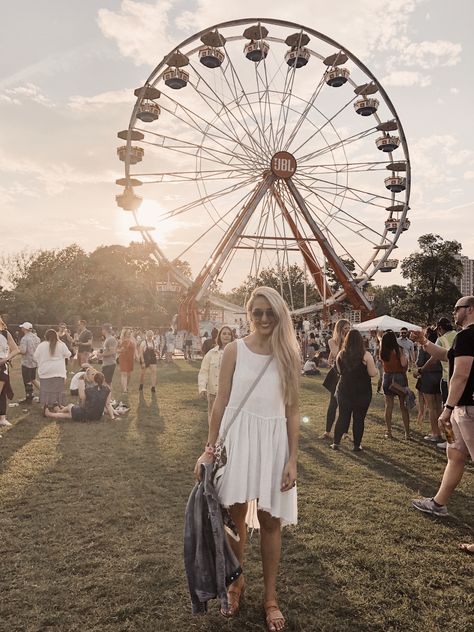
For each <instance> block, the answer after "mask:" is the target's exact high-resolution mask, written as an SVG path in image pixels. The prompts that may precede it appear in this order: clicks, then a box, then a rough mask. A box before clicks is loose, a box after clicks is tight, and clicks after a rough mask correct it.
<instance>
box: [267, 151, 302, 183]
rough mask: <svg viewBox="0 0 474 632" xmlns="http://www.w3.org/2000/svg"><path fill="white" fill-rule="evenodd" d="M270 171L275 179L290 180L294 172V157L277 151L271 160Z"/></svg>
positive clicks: (285, 152)
mask: <svg viewBox="0 0 474 632" xmlns="http://www.w3.org/2000/svg"><path fill="white" fill-rule="evenodd" d="M271 170H272V173H273V174H274V175H275V176H276V177H277V178H284V179H287V178H291V176H293V175H294V174H295V172H296V160H295V157H294V156H293V155H292V154H290V153H288V152H287V151H278V152H277V153H276V154H275V155H274V156H273V158H272V162H271Z"/></svg>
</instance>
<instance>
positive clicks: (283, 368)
mask: <svg viewBox="0 0 474 632" xmlns="http://www.w3.org/2000/svg"><path fill="white" fill-rule="evenodd" d="M247 313H248V320H249V322H250V323H251V333H250V335H248V336H246V337H245V338H240V339H238V340H235V341H233V342H231V343H230V344H228V345H227V346H226V348H225V350H224V354H223V357H222V364H221V370H220V374H219V389H218V391H217V396H216V400H215V402H214V407H213V409H212V415H211V423H210V426H209V433H208V439H207V445H206V447H205V451H204V453H203V454H202V455H201V456H200V457H199V459H198V461H197V463H196V467H195V475H196V476H197V477H198V478H199V476H200V464H201V463H211V462H212V461H213V459H214V453H213V452H214V445H215V443H216V441H217V438H218V436H219V435H221V436H222V435H225V443H224V445H225V449H226V454H227V465H226V468H225V471H224V474H223V476H222V477H221V478H219V479H218V481H217V483H216V489H217V493H218V495H219V498H220V501H221V503H222V504H223V505H224V506H226V507H229V511H230V513H231V515H232V518H233V520H234V522H235V524H236V527H237V529H238V532H239V536H240V541H239V542H235V541H234V540H230V544H231V546H232V548H233V550H234V553H235V554H236V556H237V558H238V560H239V562H240V564H241V565H242V563H243V558H244V546H245V540H246V525H245V517H246V514H247V508H248V507H247V504H248V502H249V501H258V505H257V514H258V520H259V523H260V529H261V537H260V542H261V546H260V548H261V556H262V567H263V582H264V599H263V607H264V610H265V618H266V625H267V629H268V630H269V631H270V632H274V631H276V630H283V628H284V626H285V619H284V617H283V615H282V613H281V611H280V609H279V607H278V604H277V595H276V579H277V571H278V564H279V561H280V553H281V528H282V526H284V525H287V524H296V522H297V502H296V470H297V449H298V434H299V409H298V391H299V375H300V367H301V358H300V352H299V349H298V345H297V343H296V338H295V333H294V330H293V327H292V323H291V317H290V313H289V310H288V307H287V306H286V304H285V302H284V301H283V299H282V298H281V296H280V295H279V294H278V292H276V290H274V289H272V288H269V287H258V288H256V289H255V290H254V291H253V292H252V295H251V297H250V300H249V302H248V304H247ZM265 367H266V368H265ZM262 370H264V373H262ZM259 375H261V377H260V379H259V381H258V382H257V381H256V380H257V378H258V376H259ZM253 385H254V390H253V391H251V392H250V389H251V388H252V386H253ZM249 392H250V395H249ZM246 396H248V399H246V401H245V403H244V405H243V406H242V407H241V405H242V402H243V401H244V399H245V398H246ZM240 407H241V408H240ZM239 408H240V410H239ZM236 411H238V414H237V416H236V417H235V412H236ZM234 417H235V419H234V421H233V424H232V426H231V427H230V428H229V432H228V433H227V426H228V425H229V424H230V422H231V421H232V420H233V418H234ZM244 588H245V584H244V577H243V575H241V576H240V577H239V578H238V579H237V580H236V581H235V582H234V583H233V584H231V585H230V587H229V590H228V600H229V608H228V610H227V611H222V610H221V612H222V614H223V615H224V616H233V615H235V614H236V613H237V611H238V610H239V604H240V597H241V595H242V593H243V591H244Z"/></svg>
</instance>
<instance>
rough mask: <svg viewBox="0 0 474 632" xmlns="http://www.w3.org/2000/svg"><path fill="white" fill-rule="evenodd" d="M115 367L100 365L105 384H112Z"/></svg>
mask: <svg viewBox="0 0 474 632" xmlns="http://www.w3.org/2000/svg"><path fill="white" fill-rule="evenodd" d="M116 366H117V365H116V364H106V365H105V366H104V365H102V373H103V374H104V377H105V381H106V382H107V384H112V380H113V377H114V372H115V367H116Z"/></svg>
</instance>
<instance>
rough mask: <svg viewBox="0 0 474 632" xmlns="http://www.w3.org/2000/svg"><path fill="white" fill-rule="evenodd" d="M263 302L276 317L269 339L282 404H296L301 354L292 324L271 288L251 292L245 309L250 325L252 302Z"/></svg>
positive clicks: (261, 288)
mask: <svg viewBox="0 0 474 632" xmlns="http://www.w3.org/2000/svg"><path fill="white" fill-rule="evenodd" d="M258 296H261V297H263V298H264V299H266V300H267V301H268V302H269V303H270V306H271V308H272V310H273V313H274V314H275V327H274V328H273V333H272V339H271V343H270V345H271V352H272V354H273V357H274V358H275V360H276V363H277V367H278V374H279V376H280V381H281V387H282V390H283V400H284V402H285V404H296V403H297V402H298V392H299V383H300V373H301V351H300V348H299V346H298V342H297V340H296V336H295V331H294V329H293V324H292V322H291V316H290V311H289V309H288V306H287V305H286V303H285V301H284V300H283V299H282V297H281V296H280V295H279V294H278V292H277V291H276V290H274V289H273V288H271V287H266V286H262V287H256V288H255V289H254V291H253V292H252V294H251V296H250V298H249V300H248V303H247V306H246V309H247V316H248V320H249V322H251V323H252V308H253V304H254V301H255V299H256V298H257V297H258Z"/></svg>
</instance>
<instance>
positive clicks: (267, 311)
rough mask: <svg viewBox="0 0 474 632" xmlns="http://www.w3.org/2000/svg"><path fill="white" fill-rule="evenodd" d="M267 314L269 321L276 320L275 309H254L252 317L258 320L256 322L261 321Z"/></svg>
mask: <svg viewBox="0 0 474 632" xmlns="http://www.w3.org/2000/svg"><path fill="white" fill-rule="evenodd" d="M264 314H265V316H266V317H267V318H268V320H274V319H275V318H276V317H275V312H274V311H273V309H258V308H257V309H254V310H252V316H253V317H254V318H255V319H256V320H260V319H261V318H263V315H264Z"/></svg>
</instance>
